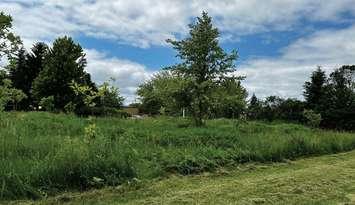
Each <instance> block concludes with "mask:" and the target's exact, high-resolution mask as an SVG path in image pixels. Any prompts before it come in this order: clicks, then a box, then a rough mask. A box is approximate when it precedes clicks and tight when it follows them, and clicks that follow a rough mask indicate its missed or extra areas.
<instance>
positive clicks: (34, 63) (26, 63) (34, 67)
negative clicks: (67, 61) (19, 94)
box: [6, 43, 48, 110]
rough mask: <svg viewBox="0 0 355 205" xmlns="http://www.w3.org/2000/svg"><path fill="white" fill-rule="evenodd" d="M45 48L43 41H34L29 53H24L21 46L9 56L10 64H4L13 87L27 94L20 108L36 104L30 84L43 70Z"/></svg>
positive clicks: (24, 108)
mask: <svg viewBox="0 0 355 205" xmlns="http://www.w3.org/2000/svg"><path fill="white" fill-rule="evenodd" d="M47 50H48V48H47V45H46V44H44V43H36V44H35V45H34V46H33V48H32V49H31V53H26V50H25V49H24V48H23V47H22V48H20V49H19V51H18V52H17V53H16V55H15V56H14V57H13V58H11V60H10V64H9V65H8V66H6V69H7V70H8V72H9V76H8V77H9V78H10V80H11V81H12V82H13V86H14V88H16V89H20V90H22V91H23V92H24V93H25V94H26V95H27V96H28V98H27V99H26V100H23V101H22V102H21V104H20V105H19V108H20V109H21V110H29V109H31V107H36V105H37V103H36V102H35V101H34V99H33V96H32V93H31V90H32V84H33V81H34V79H35V78H36V77H37V76H38V74H39V72H40V71H41V70H43V63H44V58H45V55H46V53H47Z"/></svg>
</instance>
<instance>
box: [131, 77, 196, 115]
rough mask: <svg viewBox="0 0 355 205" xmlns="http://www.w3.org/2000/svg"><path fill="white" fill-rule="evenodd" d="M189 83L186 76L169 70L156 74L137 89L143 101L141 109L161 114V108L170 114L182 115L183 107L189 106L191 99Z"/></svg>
mask: <svg viewBox="0 0 355 205" xmlns="http://www.w3.org/2000/svg"><path fill="white" fill-rule="evenodd" d="M188 84H189V82H188V81H187V80H186V79H185V78H183V77H181V76H179V75H176V74H174V73H172V72H169V71H162V72H159V73H157V74H155V75H154V76H153V77H152V78H151V79H150V80H149V81H148V82H145V83H144V84H142V85H140V86H139V88H138V90H137V94H138V95H139V96H140V100H141V101H142V104H141V105H140V110H141V111H142V112H143V113H148V114H150V115H155V114H159V113H160V110H164V111H165V113H166V114H169V115H181V109H183V108H184V107H188V103H189V102H190V101H191V97H190V92H189V89H188Z"/></svg>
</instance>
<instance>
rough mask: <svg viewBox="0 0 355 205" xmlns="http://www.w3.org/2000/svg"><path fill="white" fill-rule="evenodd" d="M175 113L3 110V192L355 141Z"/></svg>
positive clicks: (19, 194)
mask: <svg viewBox="0 0 355 205" xmlns="http://www.w3.org/2000/svg"><path fill="white" fill-rule="evenodd" d="M187 125H188V122H187V121H186V120H183V119H177V118H157V119H154V118H150V119H145V120H124V119H118V118H98V119H85V118H78V117H75V116H71V115H62V114H57V115H55V114H49V113H3V114H2V115H1V121H0V157H1V160H0V199H19V198H40V197H42V196H46V195H52V194H55V193H58V192H63V191H70V190H87V189H88V188H93V187H95V188H97V187H102V186H106V185H112V186H115V185H119V184H121V183H123V182H127V181H134V180H136V179H151V178H156V177H164V176H166V175H167V174H168V173H171V172H174V173H179V174H194V173H199V172H202V171H212V170H214V169H216V168H218V167H222V166H232V165H235V164H239V163H244V162H251V161H256V162H271V161H282V160H284V159H294V158H296V157H300V156H308V155H321V154H328V153H336V152H341V151H348V150H351V149H354V148H355V135H354V134H353V133H342V132H333V131H322V130H312V129H309V128H306V127H304V126H301V125H295V124H284V123H275V124H266V123H262V122H248V123H242V122H238V121H234V120H211V121H208V123H207V126H206V127H202V128H196V127H189V126H187Z"/></svg>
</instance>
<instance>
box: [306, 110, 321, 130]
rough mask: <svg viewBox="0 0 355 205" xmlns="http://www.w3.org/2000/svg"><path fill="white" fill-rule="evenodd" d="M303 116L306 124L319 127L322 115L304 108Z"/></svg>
mask: <svg viewBox="0 0 355 205" xmlns="http://www.w3.org/2000/svg"><path fill="white" fill-rule="evenodd" d="M303 116H304V118H305V121H306V124H307V125H308V126H311V127H319V125H320V122H321V121H322V117H321V115H320V114H318V113H315V112H314V111H313V110H304V111H303Z"/></svg>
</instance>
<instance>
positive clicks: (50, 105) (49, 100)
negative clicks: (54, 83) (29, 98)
mask: <svg viewBox="0 0 355 205" xmlns="http://www.w3.org/2000/svg"><path fill="white" fill-rule="evenodd" d="M39 106H41V107H42V108H43V109H44V110H45V111H49V112H52V111H54V97H53V96H48V97H44V98H42V99H41V101H40V102H39Z"/></svg>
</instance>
